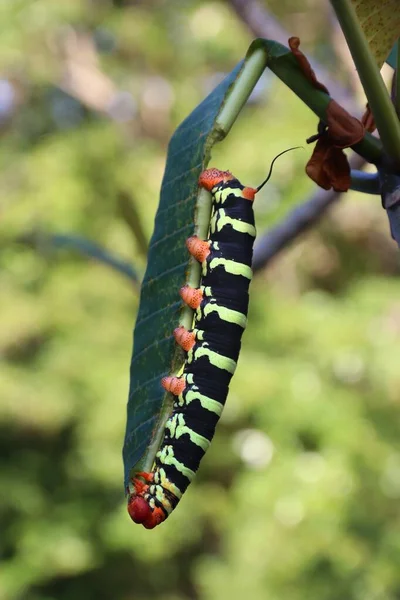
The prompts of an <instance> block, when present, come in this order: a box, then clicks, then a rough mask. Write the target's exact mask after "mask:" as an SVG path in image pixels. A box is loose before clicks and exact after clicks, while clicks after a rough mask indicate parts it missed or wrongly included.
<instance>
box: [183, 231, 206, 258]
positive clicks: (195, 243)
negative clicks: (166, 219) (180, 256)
mask: <svg viewBox="0 0 400 600" xmlns="http://www.w3.org/2000/svg"><path fill="white" fill-rule="evenodd" d="M186 248H187V249H188V250H189V252H190V254H191V255H192V256H194V258H195V259H196V260H198V261H199V263H202V262H203V261H205V260H206V258H207V256H208V255H209V254H210V252H211V250H210V244H209V243H208V242H205V241H203V240H200V239H199V238H198V237H197V235H192V236H191V237H190V238H188V239H187V240H186Z"/></svg>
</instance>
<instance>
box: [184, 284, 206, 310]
mask: <svg viewBox="0 0 400 600" xmlns="http://www.w3.org/2000/svg"><path fill="white" fill-rule="evenodd" d="M179 294H180V296H181V298H182V300H183V301H184V303H185V304H187V305H188V306H190V308H192V309H193V310H196V308H199V306H200V304H201V302H202V300H203V292H202V291H201V289H199V288H192V287H190V285H184V286H183V287H181V289H180V290H179Z"/></svg>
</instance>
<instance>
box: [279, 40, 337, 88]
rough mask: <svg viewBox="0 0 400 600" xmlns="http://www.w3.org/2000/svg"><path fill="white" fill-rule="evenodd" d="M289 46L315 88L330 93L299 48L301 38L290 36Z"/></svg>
mask: <svg viewBox="0 0 400 600" xmlns="http://www.w3.org/2000/svg"><path fill="white" fill-rule="evenodd" d="M288 43H289V48H290V50H291V51H292V54H293V56H294V57H295V59H296V60H297V62H298V64H299V67H300V69H301V70H302V71H303V73H304V75H305V76H306V77H307V79H308V80H309V81H311V83H312V84H313V86H314V87H315V88H317V89H318V90H322V91H323V92H326V93H327V94H329V92H328V89H327V88H326V87H325V86H324V84H323V83H320V82H319V81H318V79H317V76H316V75H315V73H314V71H313V69H312V67H311V65H310V63H309V62H308V58H307V57H306V56H305V55H304V54H303V53H302V51H301V50H299V47H300V38H298V37H291V38H289V42H288Z"/></svg>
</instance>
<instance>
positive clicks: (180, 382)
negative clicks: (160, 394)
mask: <svg viewBox="0 0 400 600" xmlns="http://www.w3.org/2000/svg"><path fill="white" fill-rule="evenodd" d="M161 385H162V386H163V388H164V389H165V390H167V392H171V393H172V394H174V396H179V394H182V392H183V390H184V389H185V387H186V381H185V380H184V378H183V377H172V376H171V377H163V378H162V379H161Z"/></svg>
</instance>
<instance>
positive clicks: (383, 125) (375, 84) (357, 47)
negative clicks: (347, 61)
mask: <svg viewBox="0 0 400 600" xmlns="http://www.w3.org/2000/svg"><path fill="white" fill-rule="evenodd" d="M331 4H332V6H333V8H334V10H335V12H336V16H337V18H338V20H339V23H340V25H341V28H342V31H343V33H344V35H345V37H346V40H347V44H348V46H349V49H350V52H351V54H352V56H353V60H354V63H355V65H356V68H357V71H358V74H359V76H360V80H361V83H362V85H363V88H364V91H365V94H366V96H367V99H368V102H369V105H370V107H371V110H372V113H373V115H374V119H375V123H376V126H377V129H378V131H379V135H380V138H381V140H382V144H383V147H384V148H385V151H386V153H387V154H388V155H389V156H390V157H391V158H392V159H393V160H395V161H396V163H398V164H399V165H400V123H399V120H398V118H397V115H396V111H395V109H394V106H393V104H392V103H391V100H390V97H389V94H388V91H387V89H386V86H385V84H384V82H383V79H382V77H381V74H380V72H379V69H378V66H377V64H376V62H375V59H374V57H373V55H372V53H371V50H370V48H369V45H368V42H367V40H366V38H365V35H364V32H363V30H362V29H361V27H360V23H359V20H358V17H357V13H356V11H355V9H354V7H353V5H352V3H351V0H331Z"/></svg>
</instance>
